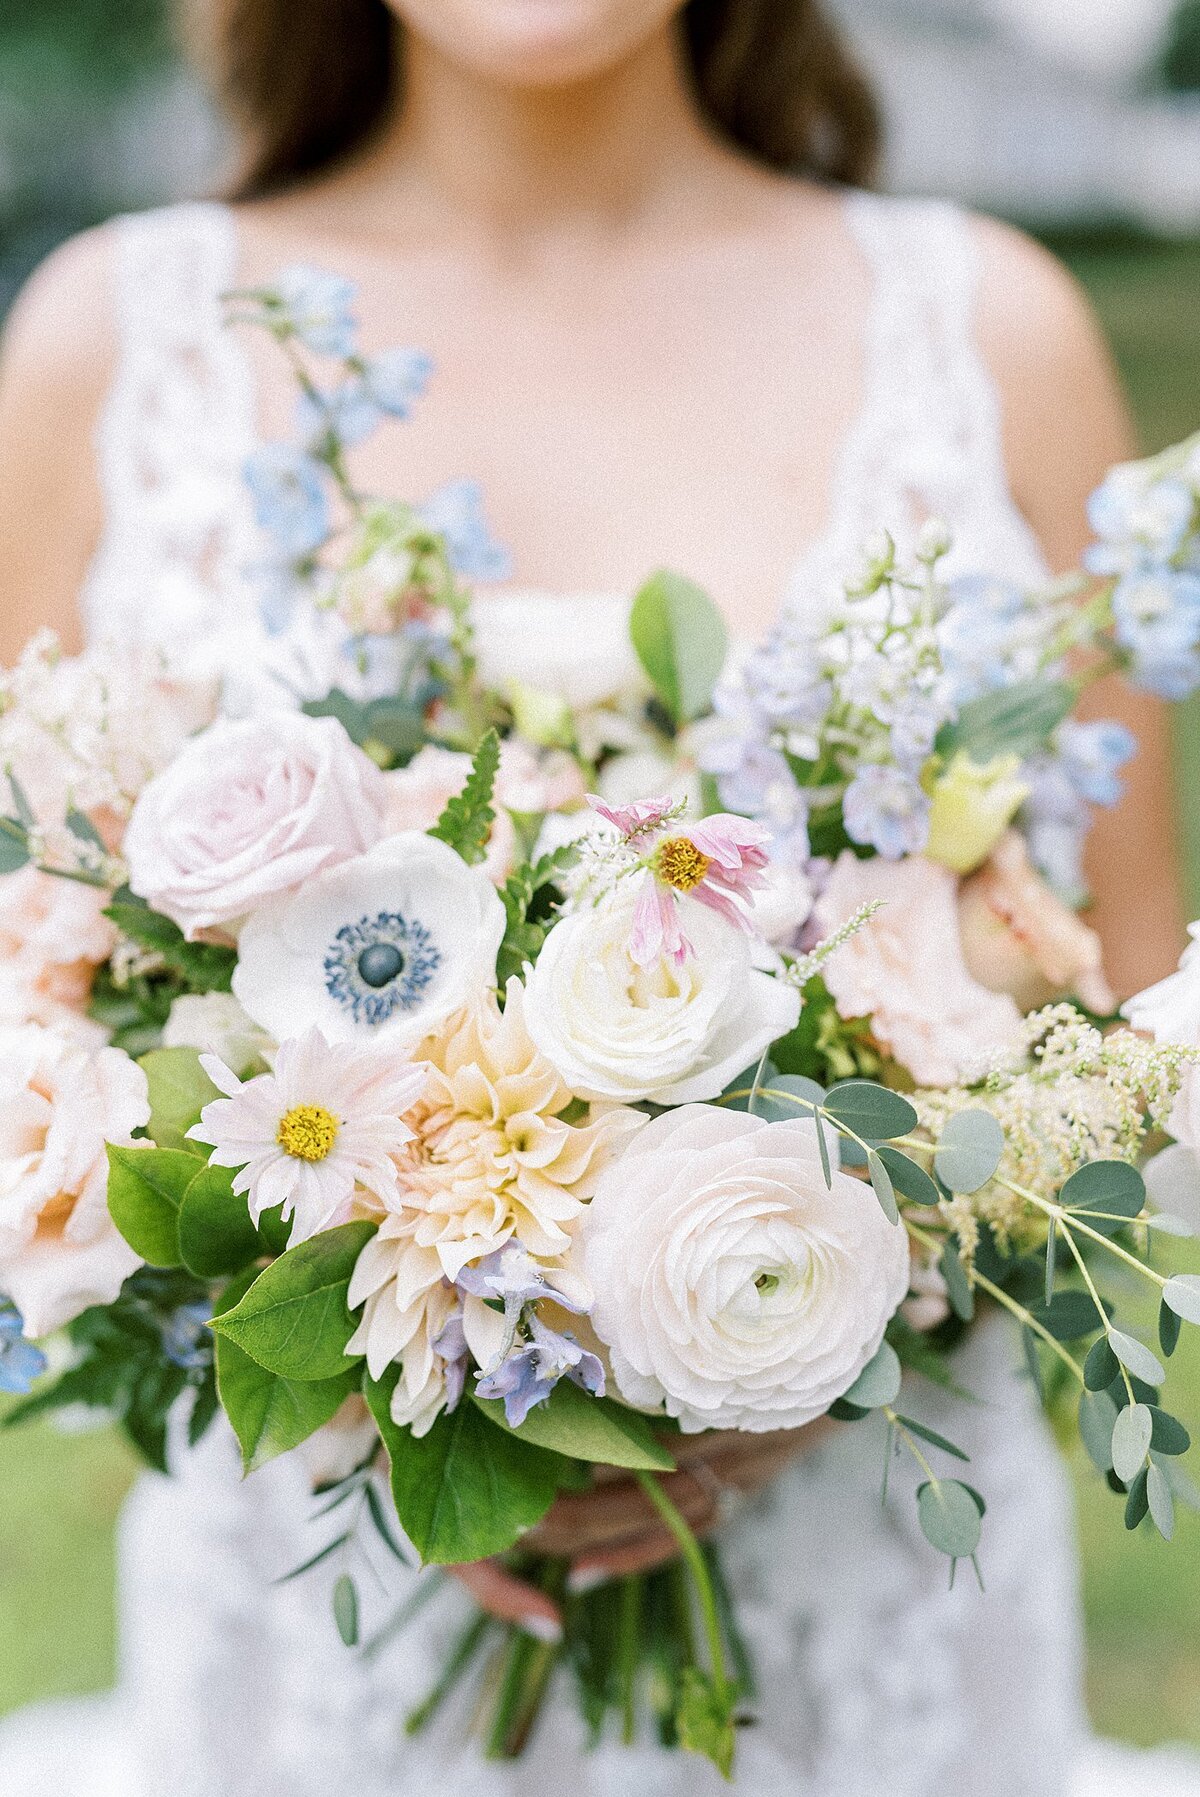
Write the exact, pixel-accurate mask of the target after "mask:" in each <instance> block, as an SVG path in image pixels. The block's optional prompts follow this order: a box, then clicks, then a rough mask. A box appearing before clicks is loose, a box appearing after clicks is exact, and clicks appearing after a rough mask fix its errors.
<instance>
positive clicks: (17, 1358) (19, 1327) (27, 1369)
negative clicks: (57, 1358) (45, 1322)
mask: <svg viewBox="0 0 1200 1797" xmlns="http://www.w3.org/2000/svg"><path fill="white" fill-rule="evenodd" d="M45 1370H46V1356H45V1355H44V1354H43V1353H42V1350H41V1349H40V1348H35V1347H34V1345H33V1343H32V1342H31V1341H26V1339H25V1329H24V1324H23V1322H22V1320H21V1313H20V1311H19V1310H18V1309H17V1307H16V1305H15V1304H13V1303H12V1302H11V1300H10V1299H8V1298H0V1391H3V1392H9V1393H12V1394H14V1395H17V1396H20V1397H24V1396H25V1395H26V1394H27V1392H28V1391H29V1389H30V1387H31V1386H32V1384H33V1382H34V1380H35V1379H37V1378H38V1377H39V1376H40V1375H41V1374H42V1373H44V1372H45Z"/></svg>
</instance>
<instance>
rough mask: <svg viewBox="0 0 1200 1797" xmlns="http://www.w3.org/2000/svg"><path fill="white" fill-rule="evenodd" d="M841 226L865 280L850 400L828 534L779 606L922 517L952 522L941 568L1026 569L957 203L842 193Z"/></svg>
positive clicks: (837, 576) (1037, 566)
mask: <svg viewBox="0 0 1200 1797" xmlns="http://www.w3.org/2000/svg"><path fill="white" fill-rule="evenodd" d="M846 217H847V222H848V224H849V227H850V230H851V232H852V233H853V236H854V238H855V241H856V243H857V244H858V247H859V249H860V251H861V253H862V255H863V257H864V259H865V261H866V263H867V267H868V270H869V273H870V277H871V282H872V289H873V292H872V298H871V302H870V306H869V310H868V322H867V331H866V342H865V345H864V382H863V402H862V408H861V411H860V414H859V417H858V420H857V422H856V423H855V425H854V426H853V428H852V429H851V431H850V434H849V436H848V438H847V440H846V443H845V445H844V448H843V452H842V456H841V458H840V462H839V466H838V469H837V472H836V475H835V481H834V493H833V505H832V521H831V528H830V531H829V534H828V537H827V538H825V539H823V541H822V542H821V543H820V544H819V545H817V547H816V549H815V550H814V551H813V552H811V554H810V555H809V556H807V557H805V560H804V562H803V563H802V565H801V568H800V570H799V571H798V573H797V577H796V580H795V582H794V583H793V587H792V591H791V596H790V607H789V609H793V610H794V609H795V608H796V607H798V606H802V605H803V606H804V607H805V609H806V610H809V611H810V612H811V607H812V604H813V594H814V586H819V588H820V590H821V594H822V597H823V599H824V600H825V601H826V602H827V601H828V600H829V598H830V597H832V591H831V589H833V588H838V589H840V584H841V582H842V581H843V580H844V579H845V578H846V576H847V574H848V573H849V572H851V570H852V566H853V564H854V561H855V558H856V556H857V553H858V550H859V548H860V546H861V545H862V543H863V542H864V541H865V539H866V538H867V537H868V536H869V535H871V534H872V532H874V531H876V530H878V529H881V528H883V529H887V530H889V531H890V532H891V533H892V535H893V536H894V537H895V539H896V541H897V543H898V544H899V546H900V548H901V551H902V552H903V553H909V552H911V550H912V548H913V547H914V546H915V539H916V534H917V532H918V531H919V529H920V526H921V524H922V523H923V522H925V520H926V519H928V518H931V517H937V518H941V519H943V520H944V521H945V522H946V523H947V524H949V526H950V527H951V530H952V531H953V534H954V540H955V550H954V552H953V553H952V555H951V557H950V560H949V564H948V565H949V567H950V569H951V571H954V570H956V569H971V570H972V571H976V572H983V571H987V572H992V573H996V574H998V575H1005V574H1007V575H1010V576H1012V577H1013V578H1016V579H1029V580H1033V579H1036V578H1038V577H1039V576H1040V575H1041V574H1042V573H1043V572H1044V564H1043V561H1042V556H1041V552H1040V550H1039V548H1038V545H1037V543H1036V540H1035V539H1034V537H1033V534H1032V532H1031V530H1030V528H1029V525H1028V524H1027V522H1026V521H1025V519H1024V518H1023V517H1022V516H1021V514H1020V512H1019V511H1018V509H1017V506H1016V503H1015V501H1014V499H1013V496H1012V491H1011V489H1010V486H1009V482H1008V474H1007V471H1006V468H1005V461H1004V443H1003V429H1002V420H1001V407H1000V395H999V393H998V391H997V388H996V383H995V380H994V379H993V377H992V374H991V371H990V370H989V368H988V366H987V363H986V361H985V360H984V357H983V354H982V352H981V350H980V348H979V345H978V342H977V340H976V335H975V308H976V298H977V290H978V283H979V278H980V267H979V253H978V245H977V241H976V235H975V232H974V230H973V229H972V226H971V221H970V218H969V216H968V214H967V213H965V212H964V211H963V210H962V209H961V208H960V207H957V206H954V205H950V204H948V203H946V202H944V201H938V200H901V199H894V198H887V197H884V196H881V195H877V194H868V193H858V192H856V193H852V194H851V195H849V196H848V198H847V201H846Z"/></svg>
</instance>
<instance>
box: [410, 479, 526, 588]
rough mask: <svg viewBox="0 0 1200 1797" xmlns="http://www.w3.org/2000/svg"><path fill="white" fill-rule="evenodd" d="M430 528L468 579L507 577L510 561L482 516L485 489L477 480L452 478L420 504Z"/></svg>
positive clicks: (452, 563)
mask: <svg viewBox="0 0 1200 1797" xmlns="http://www.w3.org/2000/svg"><path fill="white" fill-rule="evenodd" d="M417 511H418V514H419V516H420V518H421V522H422V523H423V524H424V525H425V527H426V529H427V530H431V531H434V532H435V533H436V534H437V535H439V536H441V537H443V538H444V539H445V543H446V553H447V555H448V556H449V558H450V565H451V567H452V568H453V569H454V570H455V572H456V573H458V574H461V575H462V576H463V578H464V579H466V580H504V579H506V578H507V576H508V574H509V571H510V567H511V562H510V559H509V555H508V551H507V550H506V549H504V548H503V547H502V546H501V545H500V544H499V543H497V542H496V540H495V539H494V537H493V536H492V534H491V532H490V531H489V529H488V525H487V520H486V518H485V517H484V515H483V491H482V489H481V487H480V486H479V484H478V482H477V481H473V480H452V481H447V483H446V485H445V486H444V487H439V488H438V489H437V491H436V493H431V494H430V496H429V498H428V499H427V500H426V501H425V503H424V505H421V506H418V508H417Z"/></svg>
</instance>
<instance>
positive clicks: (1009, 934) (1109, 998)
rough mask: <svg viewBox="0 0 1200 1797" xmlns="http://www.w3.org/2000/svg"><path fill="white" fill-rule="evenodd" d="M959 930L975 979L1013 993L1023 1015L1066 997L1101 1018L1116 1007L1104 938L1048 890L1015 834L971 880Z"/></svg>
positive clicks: (1002, 841) (966, 885)
mask: <svg viewBox="0 0 1200 1797" xmlns="http://www.w3.org/2000/svg"><path fill="white" fill-rule="evenodd" d="M959 925H960V930H961V934H962V944H963V953H964V955H965V957H966V962H967V966H968V967H969V968H970V970H971V972H972V973H973V974H974V976H975V978H976V979H977V980H979V981H980V983H981V984H982V985H984V986H987V987H988V989H989V990H990V991H992V992H1008V993H1010V994H1011V995H1012V997H1013V998H1014V999H1015V1000H1016V1001H1017V1003H1018V1004H1019V1005H1020V1007H1021V1009H1022V1010H1023V1011H1035V1010H1037V1009H1038V1007H1039V1006H1040V1005H1044V1004H1047V1003H1048V1002H1049V1001H1050V1000H1051V999H1054V998H1061V997H1062V996H1063V995H1064V994H1069V995H1071V996H1073V997H1077V998H1080V999H1082V1000H1083V1002H1084V1004H1085V1005H1087V1006H1088V1007H1089V1009H1091V1010H1093V1011H1098V1012H1100V1013H1102V1014H1106V1013H1107V1012H1109V1011H1111V1010H1112V1009H1113V1006H1114V1004H1115V1003H1116V1000H1115V999H1114V997H1113V993H1112V988H1111V987H1110V986H1109V984H1108V981H1107V980H1106V979H1105V977H1104V965H1103V951H1102V949H1101V946H1100V938H1099V936H1097V934H1096V932H1095V930H1089V929H1088V927H1087V925H1086V924H1085V923H1082V922H1081V921H1080V919H1079V918H1078V917H1077V916H1076V915H1075V913H1074V911H1072V910H1071V909H1070V908H1069V907H1068V906H1067V905H1065V904H1064V903H1063V901H1062V900H1061V899H1060V898H1059V897H1058V894H1057V893H1056V892H1054V891H1053V890H1052V888H1051V887H1050V886H1048V885H1047V884H1046V881H1045V880H1044V879H1043V878H1042V876H1041V874H1040V873H1039V872H1038V871H1037V869H1036V867H1034V865H1033V863H1032V861H1031V860H1030V859H1029V850H1028V848H1027V847H1026V845H1025V839H1024V837H1023V836H1021V835H1019V834H1018V833H1017V831H1016V830H1010V831H1008V832H1007V834H1006V835H1004V836H1003V837H1001V839H1000V841H999V843H998V844H997V845H996V848H995V849H994V850H993V852H992V855H991V859H990V860H989V861H987V862H986V863H985V864H984V866H983V867H981V868H980V869H979V871H978V872H977V873H974V874H972V875H971V877H970V879H968V880H966V881H964V883H963V886H962V889H961V891H960V893H959Z"/></svg>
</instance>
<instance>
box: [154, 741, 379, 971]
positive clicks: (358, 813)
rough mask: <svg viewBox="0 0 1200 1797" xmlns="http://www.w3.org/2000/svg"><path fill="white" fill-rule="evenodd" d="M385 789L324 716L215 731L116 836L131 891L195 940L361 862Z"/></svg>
mask: <svg viewBox="0 0 1200 1797" xmlns="http://www.w3.org/2000/svg"><path fill="white" fill-rule="evenodd" d="M385 805H386V788H385V785H384V779H383V775H382V774H381V773H380V771H379V769H378V768H377V767H376V766H375V764H374V762H373V761H372V760H371V759H370V757H369V756H367V755H364V754H363V752H362V750H361V749H358V748H356V747H355V745H354V744H353V743H352V742H351V741H350V738H349V737H348V736H347V735H346V732H345V731H344V730H343V728H342V726H341V725H340V724H339V723H338V722H337V721H336V720H335V719H334V718H310V717H306V716H305V715H304V713H303V712H289V711H280V712H276V713H273V714H272V715H271V717H269V718H266V719H264V720H262V721H261V722H257V721H254V722H252V721H244V722H241V723H229V722H227V721H222V722H219V723H218V724H216V725H214V726H213V728H212V729H211V730H206V731H205V732H204V733H203V735H201V736H198V737H195V738H194V739H193V740H192V741H191V742H190V743H189V744H188V745H187V747H186V748H185V749H184V750H183V752H182V754H180V755H179V756H178V757H177V758H176V759H175V760H174V761H173V762H172V763H171V765H170V766H169V767H168V768H165V769H164V771H163V772H162V773H161V774H159V775H158V777H157V778H156V779H154V780H152V781H151V782H150V784H149V786H147V788H146V790H145V791H144V792H143V794H142V796H141V798H140V799H139V800H138V802H137V805H136V806H135V807H134V812H133V816H132V817H131V819H130V820H129V828H128V830H127V831H126V833H125V844H124V853H125V858H126V860H127V861H128V863H129V883H130V885H131V886H132V888H133V890H134V891H135V892H136V893H138V894H139V895H140V897H142V898H144V899H145V900H146V901H147V903H148V904H150V905H152V906H153V907H154V909H155V910H156V911H162V912H164V913H165V914H166V916H168V917H170V918H172V919H173V921H174V922H175V923H177V924H178V925H179V927H180V929H182V930H183V932H184V934H185V935H186V936H188V937H189V938H194V937H195V936H197V935H198V934H199V933H200V932H201V931H205V930H212V929H215V928H224V929H229V928H230V927H235V926H236V925H237V924H238V923H239V922H240V921H241V920H242V919H243V918H245V917H246V916H247V914H248V913H249V912H251V911H252V910H254V909H255V908H256V907H257V906H258V905H261V904H262V903H263V901H264V900H265V899H271V898H276V897H278V895H279V894H280V893H283V892H292V891H295V889H296V888H297V887H298V886H300V885H302V884H303V882H304V881H306V880H308V879H311V877H312V876H313V875H314V874H316V873H319V872H321V871H323V870H324V869H326V868H329V867H332V866H333V865H334V864H335V863H336V862H339V861H344V860H346V859H347V858H348V857H349V856H351V855H360V854H362V853H363V851H364V850H366V849H369V848H370V847H371V846H372V845H373V844H374V843H376V842H378V840H379V838H380V836H381V834H382V831H383V816H384V809H385Z"/></svg>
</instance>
